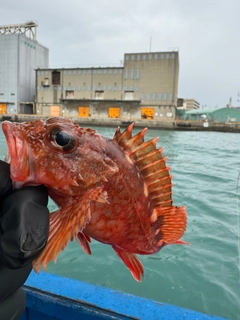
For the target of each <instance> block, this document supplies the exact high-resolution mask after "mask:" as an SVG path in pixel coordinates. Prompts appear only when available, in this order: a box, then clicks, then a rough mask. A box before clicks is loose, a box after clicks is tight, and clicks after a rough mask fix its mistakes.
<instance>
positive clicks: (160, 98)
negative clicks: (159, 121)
mask: <svg viewBox="0 0 240 320" xmlns="http://www.w3.org/2000/svg"><path fill="white" fill-rule="evenodd" d="M158 100H159V101H162V94H161V93H159V94H158Z"/></svg>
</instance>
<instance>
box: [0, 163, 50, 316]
mask: <svg viewBox="0 0 240 320" xmlns="http://www.w3.org/2000/svg"><path fill="white" fill-rule="evenodd" d="M47 202H48V193H47V189H46V188H45V187H44V186H38V187H24V188H22V189H19V190H13V189H12V182H11V179H10V168H9V164H7V163H5V162H3V161H0V319H2V320H4V319H8V320H10V319H18V317H19V316H20V314H21V312H22V311H23V310H24V307H25V297H24V294H23V292H22V291H21V289H20V290H19V288H20V287H21V286H22V285H23V283H24V282H25V281H26V279H27V277H28V275H29V273H30V272H31V270H32V261H33V260H34V259H35V258H36V257H37V256H38V255H39V254H40V253H41V251H42V250H43V248H44V247H45V244H46V242H47V238H48V231H49V212H48V209H47Z"/></svg>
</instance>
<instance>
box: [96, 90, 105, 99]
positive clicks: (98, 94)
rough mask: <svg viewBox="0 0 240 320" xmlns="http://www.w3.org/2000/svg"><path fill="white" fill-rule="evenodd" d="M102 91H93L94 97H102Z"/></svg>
mask: <svg viewBox="0 0 240 320" xmlns="http://www.w3.org/2000/svg"><path fill="white" fill-rule="evenodd" d="M103 97H104V91H95V99H103Z"/></svg>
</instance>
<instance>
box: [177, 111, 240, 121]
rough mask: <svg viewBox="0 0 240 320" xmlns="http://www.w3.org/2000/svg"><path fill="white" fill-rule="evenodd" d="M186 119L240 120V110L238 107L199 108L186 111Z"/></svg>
mask: <svg viewBox="0 0 240 320" xmlns="http://www.w3.org/2000/svg"><path fill="white" fill-rule="evenodd" d="M183 118H184V120H197V121H201V120H203V121H204V120H208V121H213V122H240V110H238V109H237V108H233V107H231V108H221V109H199V110H190V111H187V112H185V114H184V117H183Z"/></svg>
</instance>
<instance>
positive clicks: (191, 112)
mask: <svg viewBox="0 0 240 320" xmlns="http://www.w3.org/2000/svg"><path fill="white" fill-rule="evenodd" d="M216 110H217V109H194V110H189V111H186V115H188V114H206V113H212V112H214V111H216Z"/></svg>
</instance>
